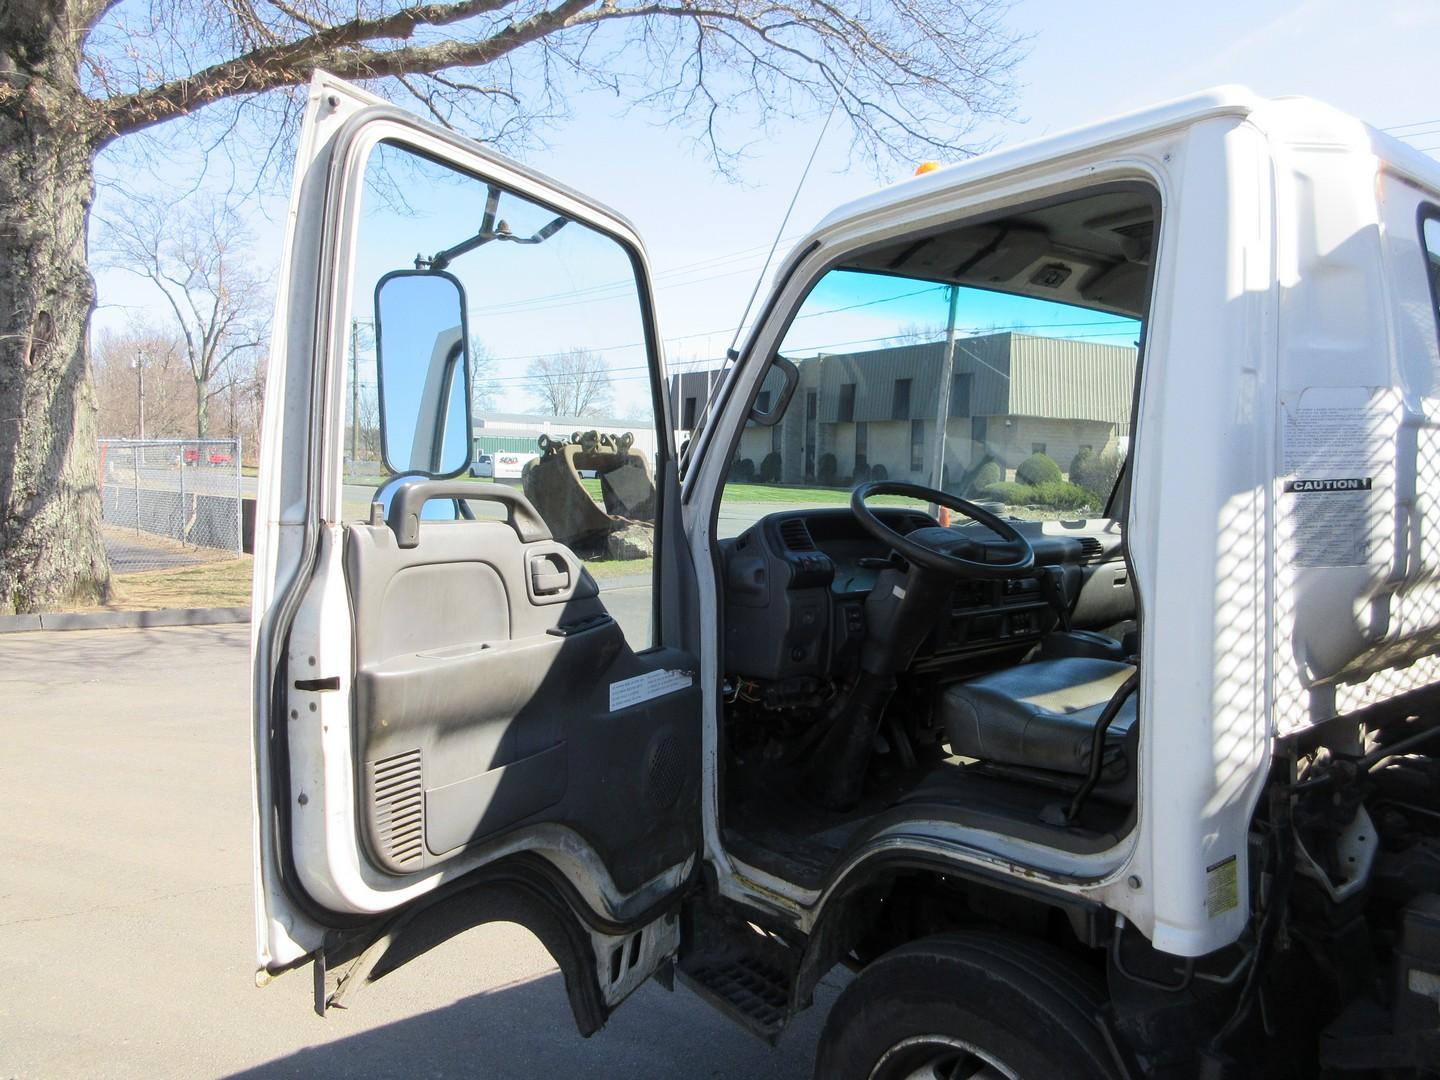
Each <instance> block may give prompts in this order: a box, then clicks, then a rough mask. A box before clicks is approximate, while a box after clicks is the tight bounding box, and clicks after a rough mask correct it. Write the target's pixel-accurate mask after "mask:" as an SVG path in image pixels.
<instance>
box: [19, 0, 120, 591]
mask: <svg viewBox="0 0 1440 1080" xmlns="http://www.w3.org/2000/svg"><path fill="white" fill-rule="evenodd" d="M66 7H67V5H65V4H53V5H51V4H46V3H25V2H23V0H16V2H12V3H8V4H6V3H0V86H3V87H4V89H5V90H7V91H9V92H8V93H5V94H3V95H0V613H3V612H33V611H42V610H46V609H50V608H53V607H55V606H58V605H60V604H63V603H65V602H67V601H70V600H82V601H85V600H94V599H99V598H103V597H104V596H105V595H106V593H107V592H108V590H109V568H108V565H107V562H106V559H105V548H104V544H103V542H102V539H101V535H100V498H99V488H98V484H97V480H98V475H97V452H96V444H95V438H96V433H95V401H94V392H93V389H92V387H91V383H90V371H89V362H88V361H89V357H88V348H87V337H88V330H89V321H90V311H91V309H92V307H93V305H94V299H95V286H94V282H93V281H92V279H91V277H90V273H89V270H88V269H87V266H86V245H85V227H86V218H87V216H88V214H89V211H90V203H91V200H92V198H93V196H94V177H93V173H92V165H93V157H94V152H95V145H96V144H95V139H94V137H93V133H92V131H91V130H90V124H89V120H90V106H89V103H88V102H87V101H86V99H85V97H84V96H83V95H82V94H81V92H80V88H79V85H78V83H77V81H76V68H77V63H78V54H77V50H78V48H79V44H80V38H81V35H79V34H76V33H75V32H74V28H73V24H72V23H71V19H70V17H69V15H68V13H67V12H66V11H65V10H64V9H65V8H66Z"/></svg>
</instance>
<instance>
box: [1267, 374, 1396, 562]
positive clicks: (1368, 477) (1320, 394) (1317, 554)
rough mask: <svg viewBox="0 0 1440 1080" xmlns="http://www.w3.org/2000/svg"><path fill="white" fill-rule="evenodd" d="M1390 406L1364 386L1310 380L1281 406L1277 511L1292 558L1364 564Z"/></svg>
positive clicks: (1375, 528)
mask: <svg viewBox="0 0 1440 1080" xmlns="http://www.w3.org/2000/svg"><path fill="white" fill-rule="evenodd" d="M1392 413H1393V410H1392V408H1391V407H1390V403H1389V402H1388V401H1386V400H1385V398H1384V396H1383V395H1372V393H1371V391H1370V390H1369V389H1368V388H1366V387H1315V388H1311V389H1309V390H1307V391H1305V393H1304V394H1303V395H1302V396H1301V398H1300V400H1299V401H1298V402H1296V403H1294V404H1292V405H1291V406H1289V407H1287V408H1286V410H1285V426H1284V454H1283V461H1282V470H1281V471H1282V474H1283V475H1284V476H1285V478H1286V479H1285V481H1284V483H1283V485H1282V488H1281V491H1282V494H1281V499H1282V502H1281V505H1280V514H1281V518H1282V521H1283V529H1282V535H1283V536H1284V538H1285V540H1286V541H1287V547H1288V553H1289V557H1290V561H1291V562H1292V564H1293V565H1295V566H1297V567H1304V566H1363V565H1365V564H1366V563H1367V562H1369V561H1370V559H1371V557H1372V556H1373V555H1374V554H1375V551H1374V548H1375V545H1376V544H1377V543H1378V542H1379V541H1380V538H1381V535H1382V534H1383V526H1384V520H1383V515H1382V514H1381V513H1380V509H1379V507H1380V504H1379V503H1378V502H1377V501H1376V498H1375V496H1376V495H1377V494H1378V492H1377V489H1376V479H1377V476H1378V475H1379V474H1380V472H1381V470H1382V469H1383V468H1384V465H1385V460H1386V454H1387V453H1388V452H1389V442H1390V435H1391V432H1392V428H1393V423H1392Z"/></svg>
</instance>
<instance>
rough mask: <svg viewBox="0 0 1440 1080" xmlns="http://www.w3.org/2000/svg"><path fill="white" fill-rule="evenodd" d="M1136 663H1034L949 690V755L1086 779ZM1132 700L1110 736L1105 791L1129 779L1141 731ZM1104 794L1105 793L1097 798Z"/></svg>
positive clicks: (943, 701)
mask: <svg viewBox="0 0 1440 1080" xmlns="http://www.w3.org/2000/svg"><path fill="white" fill-rule="evenodd" d="M1134 671H1135V668H1134V666H1133V665H1131V664H1126V663H1122V662H1120V661H1117V660H1101V659H1096V658H1093V657H1085V656H1065V657H1057V658H1054V659H1050V660H1035V661H1032V662H1031V663H1028V664H1020V665H1018V666H1017V667H1012V668H1006V669H1005V670H1003V671H995V672H991V673H990V674H988V675H982V676H980V677H979V678H976V679H971V680H969V681H968V682H962V683H956V684H954V685H952V686H949V687H947V688H946V689H945V690H944V692H943V693H942V694H941V697H940V716H941V719H942V720H943V722H944V724H945V731H946V733H947V734H948V736H949V741H950V749H951V752H952V753H954V754H956V755H957V756H959V757H967V758H975V759H976V760H978V761H983V762H991V763H994V764H997V765H1010V766H1021V767H1024V768H1030V769H1043V770H1045V771H1046V772H1052V773H1064V774H1067V775H1071V776H1084V775H1086V773H1087V772H1088V771H1089V768H1090V750H1091V746H1092V745H1093V742H1094V737H1095V725H1096V723H1097V722H1098V721H1099V719H1100V714H1101V713H1102V712H1103V711H1104V709H1105V706H1106V704H1107V703H1108V702H1109V701H1110V699H1111V698H1112V697H1113V696H1114V695H1115V692H1116V691H1117V690H1119V689H1120V686H1121V684H1122V683H1124V682H1125V680H1126V679H1128V678H1129V677H1130V676H1131V674H1133V673H1134ZM1135 717H1136V711H1135V695H1134V694H1131V695H1130V696H1129V697H1128V698H1127V699H1126V700H1125V703H1124V704H1123V705H1122V706H1121V707H1120V711H1119V712H1118V713H1117V714H1116V715H1115V719H1114V720H1112V721H1111V722H1110V726H1109V727H1108V728H1107V729H1106V731H1105V768H1104V770H1103V771H1102V773H1101V780H1102V782H1103V783H1104V784H1106V785H1113V784H1115V783H1116V782H1123V781H1126V780H1127V779H1128V780H1130V782H1129V783H1128V784H1123V785H1122V786H1123V788H1126V789H1130V790H1133V787H1134V782H1133V778H1131V776H1130V774H1131V771H1132V770H1131V768H1130V763H1131V762H1132V761H1133V760H1134V758H1135V746H1136V739H1137V737H1138V730H1137V728H1136V724H1135ZM1100 793H1102V794H1103V792H1100Z"/></svg>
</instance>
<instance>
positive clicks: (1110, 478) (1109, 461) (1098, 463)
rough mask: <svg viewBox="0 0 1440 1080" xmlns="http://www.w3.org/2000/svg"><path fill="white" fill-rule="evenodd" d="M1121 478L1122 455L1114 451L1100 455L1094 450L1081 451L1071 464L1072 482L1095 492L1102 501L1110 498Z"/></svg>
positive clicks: (1107, 451)
mask: <svg viewBox="0 0 1440 1080" xmlns="http://www.w3.org/2000/svg"><path fill="white" fill-rule="evenodd" d="M1119 477H1120V455H1119V454H1117V453H1116V452H1115V451H1114V450H1106V451H1104V452H1102V453H1099V454H1097V453H1096V452H1095V451H1094V450H1081V451H1080V452H1079V453H1078V454H1076V455H1075V460H1074V461H1072V462H1070V482H1071V483H1072V484H1079V485H1080V486H1081V487H1083V488H1085V489H1086V490H1087V491H1093V492H1094V493H1095V494H1096V495H1098V496H1100V498H1102V499H1106V498H1109V496H1110V492H1111V491H1113V490H1114V488H1115V481H1116V480H1117V479H1119Z"/></svg>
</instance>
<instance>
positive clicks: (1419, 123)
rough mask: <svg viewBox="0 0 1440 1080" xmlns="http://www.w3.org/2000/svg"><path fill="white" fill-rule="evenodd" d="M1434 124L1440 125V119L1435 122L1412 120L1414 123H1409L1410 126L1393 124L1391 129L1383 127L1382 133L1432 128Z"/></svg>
mask: <svg viewBox="0 0 1440 1080" xmlns="http://www.w3.org/2000/svg"><path fill="white" fill-rule="evenodd" d="M1434 124H1440V117H1437V118H1436V119H1434V120H1412V121H1411V122H1410V123H1408V124H1391V125H1390V126H1389V127H1383V128H1381V129H1380V130H1381V131H1401V130H1403V129H1405V128H1415V127H1430V126H1431V125H1434Z"/></svg>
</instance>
